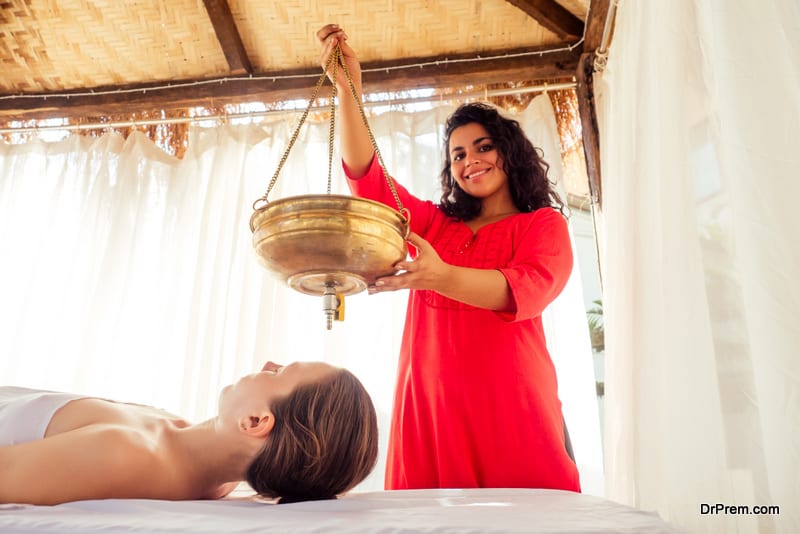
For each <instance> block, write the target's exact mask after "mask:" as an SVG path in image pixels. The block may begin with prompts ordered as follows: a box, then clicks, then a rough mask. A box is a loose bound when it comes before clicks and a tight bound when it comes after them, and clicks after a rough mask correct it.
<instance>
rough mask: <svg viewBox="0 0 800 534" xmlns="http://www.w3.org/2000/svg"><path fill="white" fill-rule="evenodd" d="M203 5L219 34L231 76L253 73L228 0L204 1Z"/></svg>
mask: <svg viewBox="0 0 800 534" xmlns="http://www.w3.org/2000/svg"><path fill="white" fill-rule="evenodd" d="M203 3H204V4H205V6H206V11H207V12H208V17H209V18H210V19H211V24H213V25H214V32H215V33H216V34H217V40H218V41H219V44H220V46H221V47H222V52H223V53H224V54H225V59H226V60H227V61H228V67H229V68H230V69H231V74H250V73H251V72H253V67H252V66H251V65H250V60H249V59H248V57H247V51H246V50H245V49H244V44H243V43H242V37H241V35H239V30H237V29H236V23H235V22H234V20H233V14H231V8H230V6H229V5H228V2H227V1H226V0H203Z"/></svg>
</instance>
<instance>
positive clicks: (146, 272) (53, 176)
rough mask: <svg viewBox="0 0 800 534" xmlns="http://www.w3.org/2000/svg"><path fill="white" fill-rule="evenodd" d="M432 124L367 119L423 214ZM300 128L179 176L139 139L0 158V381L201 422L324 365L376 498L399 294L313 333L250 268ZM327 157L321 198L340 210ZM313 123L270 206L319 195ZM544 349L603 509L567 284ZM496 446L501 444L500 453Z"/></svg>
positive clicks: (277, 288)
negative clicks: (351, 419) (358, 409)
mask: <svg viewBox="0 0 800 534" xmlns="http://www.w3.org/2000/svg"><path fill="white" fill-rule="evenodd" d="M452 110H453V108H451V107H439V108H434V109H432V110H429V111H422V112H415V113H400V112H391V113H385V114H382V115H378V116H376V117H375V118H374V119H372V120H371V126H372V129H373V131H374V132H375V136H376V138H377V140H378V144H379V146H380V149H381V152H382V155H383V157H384V160H385V162H386V165H387V167H388V169H389V171H390V172H391V173H392V174H393V175H395V176H396V177H397V178H398V180H399V181H401V182H402V183H403V184H405V185H406V186H407V187H408V188H409V189H410V190H411V191H412V192H413V193H415V194H416V195H417V196H420V197H424V198H430V199H434V200H438V188H439V186H438V178H437V177H438V174H439V169H440V165H441V153H442V151H441V149H440V146H441V142H442V138H441V136H442V125H443V123H444V120H445V118H446V117H447V115H449V113H450V112H452ZM519 119H520V120H521V121H522V123H523V126H524V127H525V128H526V129H527V130H528V134H529V136H530V137H531V138H532V139H533V141H534V143H535V144H537V145H538V146H542V147H543V149H544V151H545V157H546V159H547V160H548V161H549V162H550V163H551V164H552V165H553V167H552V169H551V176H552V177H553V178H554V179H558V178H559V177H560V173H561V166H560V157H559V149H558V141H557V135H556V128H555V119H554V116H553V112H552V108H551V107H550V104H549V100H548V99H547V98H536V99H535V100H534V103H533V104H532V105H531V106H530V107H529V109H528V110H527V111H526V112H525V113H524V114H522V115H521V116H520V117H519ZM297 120H298V117H297V116H296V115H292V116H288V117H286V116H284V117H282V118H281V117H269V118H267V119H266V120H265V121H264V122H262V123H260V124H249V125H226V126H219V127H215V128H203V127H193V129H192V130H191V132H190V136H189V139H190V145H189V148H188V151H187V153H186V154H185V156H184V158H183V159H182V160H177V159H175V158H172V157H170V156H168V155H166V154H165V153H164V152H163V151H161V150H160V149H159V148H158V147H156V146H155V145H153V143H151V142H150V141H149V140H148V139H147V138H146V137H145V136H144V135H143V134H140V133H134V134H133V135H131V136H130V137H129V138H128V139H127V140H123V139H122V138H121V137H120V136H118V135H114V134H108V135H105V136H103V137H101V138H99V139H91V138H86V137H82V136H79V135H73V136H70V137H68V138H67V139H65V140H64V141H62V142H58V143H44V142H41V141H34V142H30V143H28V144H24V145H0V257H1V258H2V262H0V295H2V297H1V298H0V382H2V383H5V384H13V385H24V386H31V387H39V388H45V389H55V390H65V391H77V392H81V393H86V394H92V395H98V396H103V397H111V398H116V399H120V400H124V401H131V402H139V403H144V404H149V405H155V406H159V407H162V408H164V409H167V410H170V411H173V412H176V413H179V414H181V415H184V416H186V417H189V418H190V419H193V420H200V419H202V418H205V417H209V416H211V415H213V414H214V413H215V410H216V405H217V392H218V391H219V390H220V389H221V388H222V387H223V386H224V385H226V384H228V383H231V382H232V381H234V380H235V379H237V378H238V377H239V376H241V375H244V374H246V373H249V372H253V371H254V370H258V369H260V367H261V365H262V364H263V362H264V361H266V360H268V359H271V360H274V361H276V362H289V361H294V360H324V361H328V362H330V363H332V364H334V365H340V366H345V367H347V368H349V369H351V370H352V371H353V372H355V374H356V375H357V376H359V377H360V378H361V380H362V381H363V382H364V383H365V385H366V387H367V389H368V390H369V392H370V393H371V395H372V397H373V399H374V401H375V404H376V407H377V410H378V413H379V422H380V428H381V453H380V461H379V465H378V467H377V468H376V470H375V472H374V473H373V475H371V476H370V478H369V479H368V480H367V481H365V482H364V483H363V484H362V485H361V486H360V489H363V490H371V489H381V488H382V487H383V469H384V462H383V459H384V456H385V452H386V441H385V440H386V436H388V418H389V413H390V411H391V407H392V394H393V390H394V381H395V371H396V365H397V355H398V351H399V344H400V335H401V331H402V326H403V319H404V314H405V302H406V298H407V293H405V292H399V293H395V294H381V295H376V296H368V295H367V294H366V292H364V293H361V294H358V295H354V296H352V297H348V298H347V303H346V306H345V317H346V318H345V321H344V322H337V323H335V324H334V326H333V329H332V330H331V331H327V330H326V329H325V318H324V314H323V312H322V299H321V298H320V299H317V298H313V297H309V296H306V295H302V294H300V293H297V292H294V291H292V290H290V289H288V288H287V287H286V286H285V285H284V284H283V283H282V282H278V281H276V280H275V279H273V278H272V277H271V276H269V275H268V274H266V272H265V271H264V269H262V268H261V267H260V266H259V265H258V264H257V262H256V259H255V255H254V253H253V248H252V242H251V239H252V234H251V232H250V228H249V218H250V215H251V214H252V212H253V209H252V204H253V202H254V201H255V200H256V199H257V198H259V197H260V196H261V195H262V194H263V193H264V191H265V190H266V188H267V184H268V183H269V180H270V178H271V177H272V175H273V173H274V172H275V170H276V169H277V165H278V161H279V159H280V157H281V155H282V154H283V152H284V151H285V149H286V147H287V146H288V140H289V137H290V135H291V133H292V131H293V130H294V127H295V125H296V123H297ZM338 158H339V156H338V155H334V162H333V173H334V177H333V184H332V185H333V192H334V193H346V185H345V182H344V179H343V177H342V173H341V165H340V163H339V159H338ZM327 167H328V124H327V123H322V124H307V125H306V126H304V127H303V129H302V130H301V133H300V137H299V139H298V142H297V144H296V145H295V146H294V148H293V150H292V152H291V153H290V156H289V159H288V161H287V162H286V165H285V166H284V168H283V170H282V171H281V173H280V175H279V177H278V182H277V186H276V188H275V189H274V191H273V192H272V194H271V196H270V200H275V199H279V198H284V197H286V196H291V195H304V194H312V193H313V194H320V193H324V192H325V190H326V180H327V174H328V168H327ZM548 313H549V317H548V326H549V328H548V329H549V334H550V336H549V342H550V344H551V346H552V348H553V357H554V360H555V361H556V365H557V367H558V371H559V378H560V380H561V391H560V394H561V397H562V399H563V402H564V412H565V416H566V419H567V422H568V425H569V430H570V432H571V434H572V441H573V444H574V447H575V452H576V455H577V459H578V464H579V468H580V471H581V476H582V478H583V482H584V488H585V490H586V491H587V492H589V493H594V494H602V492H603V479H602V460H601V458H602V455H601V444H600V430H599V422H598V410H597V402H596V398H595V393H594V375H593V368H592V357H591V349H590V344H589V337H588V329H587V326H586V317H585V310H584V309H583V299H582V297H581V285H580V278H579V276H578V272H577V269H576V271H575V273H574V274H573V278H572V280H571V281H570V284H569V285H568V287H567V289H566V290H565V291H564V293H563V295H562V297H561V298H560V299H559V300H558V301H557V302H556V303H554V305H553V306H552V307H551V310H550V311H549V312H548ZM498 439H502V437H501V436H498Z"/></svg>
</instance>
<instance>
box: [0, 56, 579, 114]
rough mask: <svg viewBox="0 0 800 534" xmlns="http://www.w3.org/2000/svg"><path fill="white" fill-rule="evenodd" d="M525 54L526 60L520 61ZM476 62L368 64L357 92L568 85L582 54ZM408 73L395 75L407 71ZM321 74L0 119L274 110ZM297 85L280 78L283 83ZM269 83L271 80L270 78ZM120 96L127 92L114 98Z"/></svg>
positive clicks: (49, 106) (175, 85)
mask: <svg viewBox="0 0 800 534" xmlns="http://www.w3.org/2000/svg"><path fill="white" fill-rule="evenodd" d="M521 54H526V55H521ZM474 57H475V56H474V54H457V55H452V56H447V57H443V56H439V57H428V58H409V59H406V60H403V61H402V62H400V61H381V62H373V63H366V64H364V65H363V66H362V69H363V70H364V74H363V84H364V91H365V92H367V93H372V92H382V91H403V90H409V89H420V88H426V87H433V88H445V87H465V86H469V85H483V84H490V83H504V82H509V81H536V80H551V79H558V78H560V79H565V78H567V79H571V78H572V77H573V76H574V75H575V69H576V68H577V66H578V60H579V58H580V52H579V51H578V49H575V50H573V51H559V52H551V53H547V52H546V51H544V50H542V49H523V50H521V49H513V50H506V51H497V52H494V53H493V55H492V56H491V57H490V58H489V59H486V60H480V61H458V60H461V59H470V58H474ZM408 65H413V66H412V67H410V68H397V67H407V66H408ZM320 74H322V68H321V67H318V68H313V69H303V70H292V71H282V72H274V73H264V74H261V75H253V78H250V77H234V78H227V79H226V80H225V81H219V82H216V81H215V82H213V83H204V81H203V80H186V81H185V82H184V83H181V82H175V81H173V82H171V86H170V87H166V88H164V87H163V86H164V85H166V84H165V83H162V84H149V85H138V86H126V87H108V88H94V89H93V91H94V94H86V91H85V90H84V91H80V92H78V91H76V92H75V93H80V94H70V95H69V96H66V95H67V93H64V92H62V93H59V94H58V95H56V94H49V95H48V94H40V95H35V96H34V95H25V96H24V97H21V98H6V99H3V98H0V119H5V120H33V119H44V118H53V117H81V116H82V117H98V116H108V115H125V114H128V115H129V114H131V113H134V112H137V111H153V110H161V109H163V110H170V109H181V108H188V107H194V106H206V107H212V108H213V107H220V106H223V105H226V104H242V103H246V102H268V103H272V102H279V101H282V100H293V99H308V98H310V97H311V91H312V89H313V87H314V85H315V84H316V83H317V80H318V79H319V75H320ZM298 75H299V76H303V77H286V76H298ZM272 76H274V79H273V78H272ZM120 90H124V91H125V92H120ZM327 91H328V90H327V88H324V89H323V91H322V93H321V94H322V95H323V96H327V95H328V94H330V93H328V92H327Z"/></svg>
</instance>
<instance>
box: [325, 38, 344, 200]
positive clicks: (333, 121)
mask: <svg viewBox="0 0 800 534" xmlns="http://www.w3.org/2000/svg"><path fill="white" fill-rule="evenodd" d="M341 55H342V51H341V50H340V49H339V47H338V46H337V47H336V48H334V49H333V58H332V59H331V61H333V68H332V70H333V72H331V79H333V80H335V79H336V74H337V73H336V70H337V67H338V66H339V60H340V58H341ZM328 64H329V65H330V63H328ZM331 85H332V87H331V125H330V131H329V132H328V194H329V195H330V194H331V176H332V173H331V169H332V168H333V136H334V133H335V131H336V128H335V126H336V83H332V84H331Z"/></svg>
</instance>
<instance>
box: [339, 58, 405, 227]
mask: <svg viewBox="0 0 800 534" xmlns="http://www.w3.org/2000/svg"><path fill="white" fill-rule="evenodd" d="M336 50H337V51H338V53H339V55H340V56H341V58H342V60H341V61H342V70H343V71H344V75H345V76H346V77H347V84H348V85H349V86H350V94H351V95H353V98H354V99H355V101H356V104H357V105H358V112H359V113H360V114H361V122H363V123H364V126H365V127H366V128H367V133H368V134H369V140H370V141H371V142H372V149H373V150H374V151H375V155H376V156H378V163H380V165H381V171H383V178H384V179H385V180H386V183H387V184H389V190H390V191H391V192H392V196H393V197H394V201H395V202H396V203H397V211H399V212H400V214H401V215H402V216H403V217H405V219H406V223H408V222H409V220H410V219H411V213H410V212H409V211H408V210H407V209H406V208H404V207H403V203H402V202H401V201H400V196H399V195H398V194H397V190H396V189H395V188H394V182H393V181H392V179H391V178H390V177H389V173H388V172H386V165H384V163H383V157H382V156H381V151H380V150H378V143H377V141H375V136H374V135H372V129H371V128H370V127H369V122H368V121H367V114H366V113H364V104H363V103H362V102H361V99H360V98H359V97H358V92H357V91H356V86H355V84H354V83H353V78H352V76H350V71H349V70H348V68H347V64H346V63H345V61H344V54H342V51H341V50H340V49H339V45H336ZM335 79H336V78H334V80H335ZM334 85H335V84H334Z"/></svg>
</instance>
